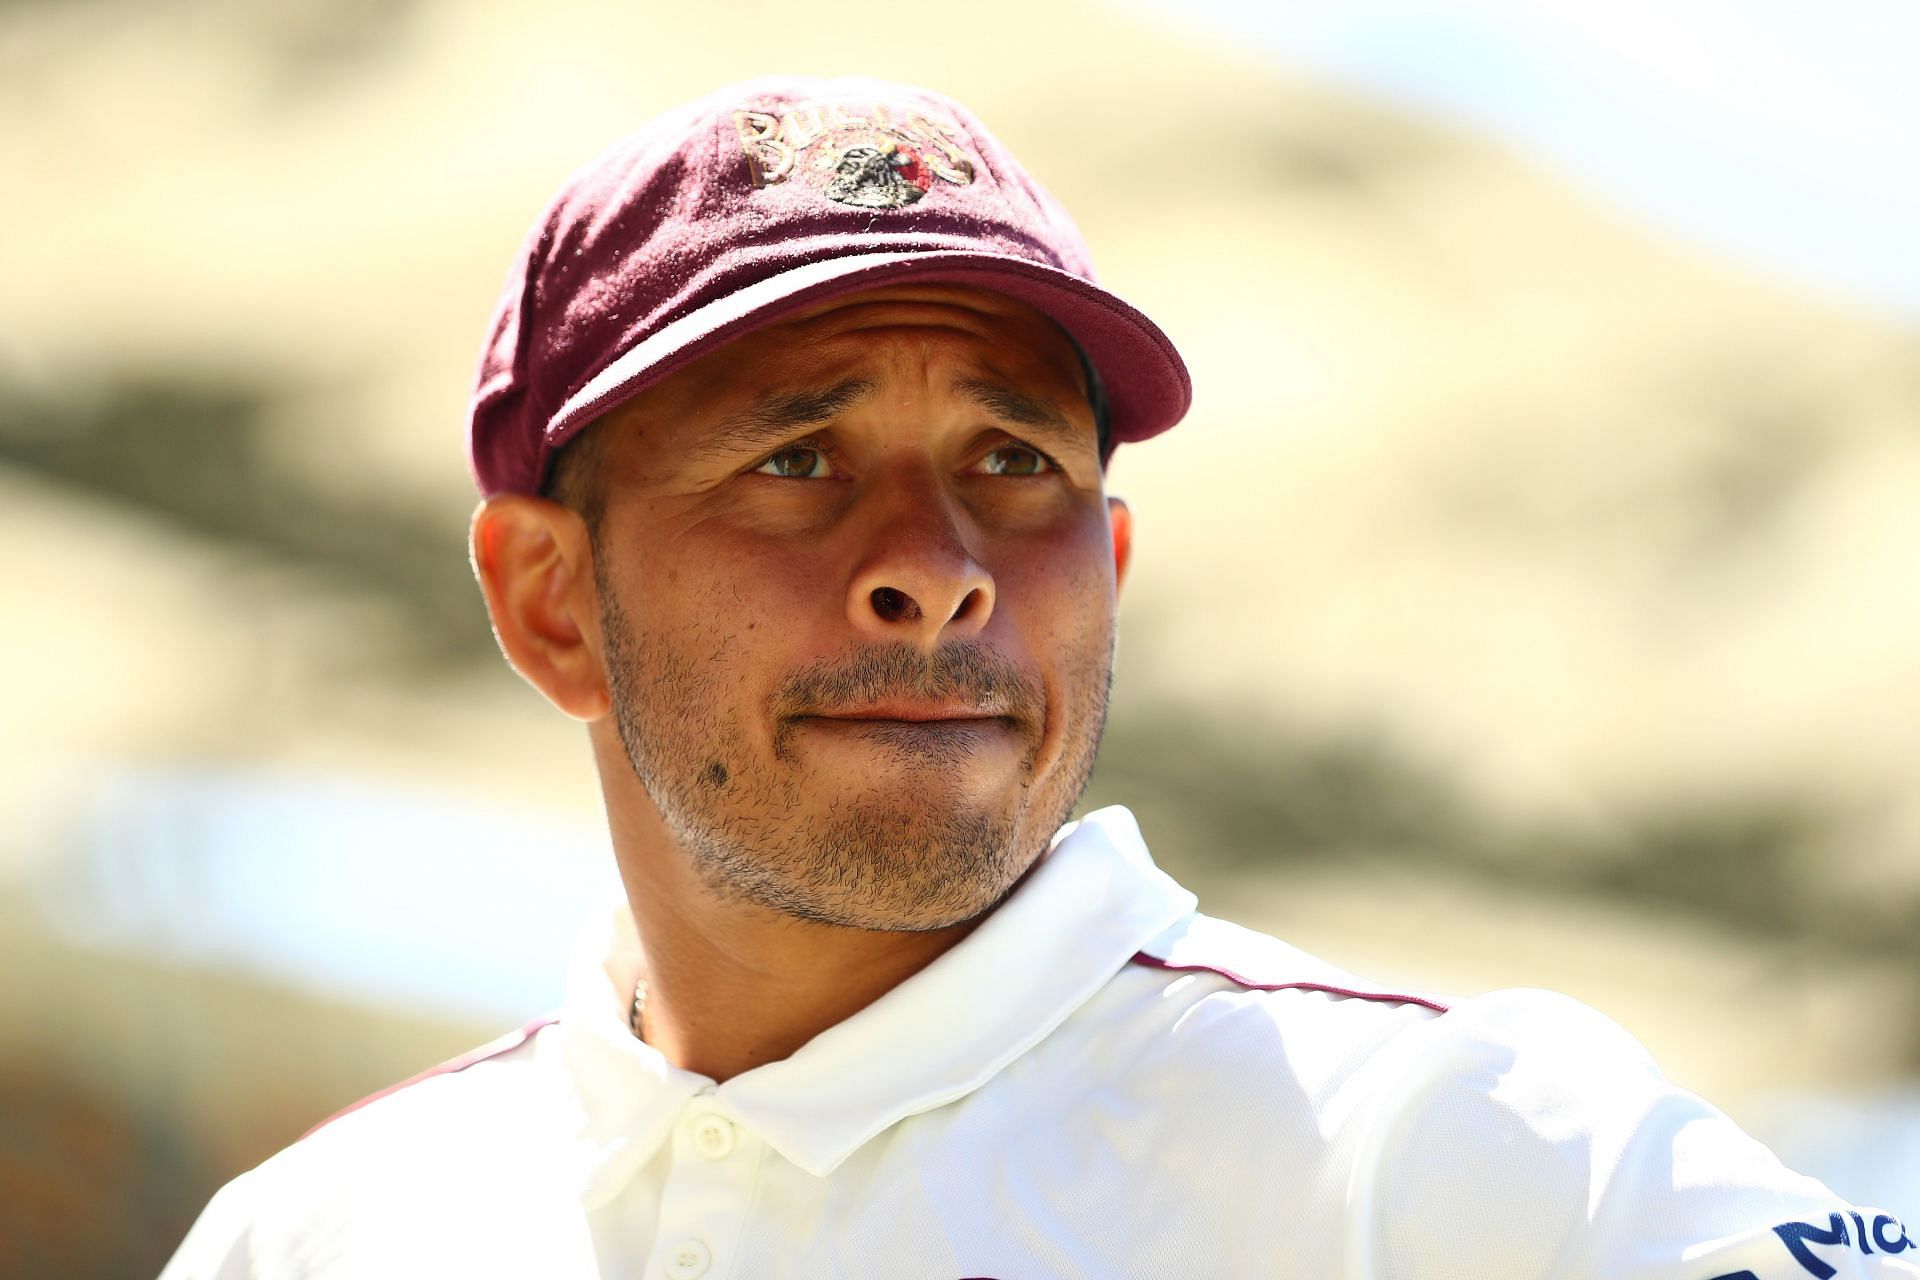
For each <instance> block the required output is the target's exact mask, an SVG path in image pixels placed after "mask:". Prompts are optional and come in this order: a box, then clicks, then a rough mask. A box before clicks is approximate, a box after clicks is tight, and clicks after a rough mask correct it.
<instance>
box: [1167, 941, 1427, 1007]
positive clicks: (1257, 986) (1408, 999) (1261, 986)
mask: <svg viewBox="0 0 1920 1280" xmlns="http://www.w3.org/2000/svg"><path fill="white" fill-rule="evenodd" d="M1133 962H1134V963H1135V964H1144V965H1146V966H1147V967H1148V968H1151V969H1170V970H1173V971H1174V972H1176V973H1188V972H1191V973H1217V974H1219V975H1220V976H1221V977H1223V978H1225V979H1226V980H1227V981H1229V982H1231V983H1233V984H1235V985H1236V986H1242V987H1245V988H1246V989H1247V990H1249V991H1319V992H1322V993H1324V994H1326V995H1330V996H1345V997H1346V998H1347V999H1349V1000H1375V1001H1379V1002H1380V1003H1382V1004H1417V1005H1419V1006H1420V1007H1421V1008H1422V1009H1431V1010H1433V1011H1434V1012H1435V1013H1445V1012H1446V1011H1447V1006H1446V1005H1444V1004H1441V1003H1440V1002H1439V1001H1438V1000H1429V999H1427V998H1426V997H1425V996H1406V995H1396V994H1394V993H1392V992H1390V991H1356V990H1355V989H1353V988H1352V987H1335V986H1330V985H1329V984H1327V983H1324V982H1255V981H1254V980H1253V979H1252V978H1248V977H1243V976H1242V975H1240V974H1237V973H1235V972H1234V971H1233V970H1231V969H1222V968H1221V967H1220V966H1219V965H1217V964H1175V963H1174V962H1173V961H1171V960H1162V959H1161V958H1160V957H1159V956H1156V955H1150V954H1148V953H1147V952H1145V951H1140V952H1136V953H1135V954H1134V957H1133Z"/></svg>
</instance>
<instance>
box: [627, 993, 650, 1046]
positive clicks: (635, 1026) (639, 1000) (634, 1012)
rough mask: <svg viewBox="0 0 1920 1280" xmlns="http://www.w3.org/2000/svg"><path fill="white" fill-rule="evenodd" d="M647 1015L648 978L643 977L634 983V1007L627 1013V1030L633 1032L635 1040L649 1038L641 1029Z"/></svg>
mask: <svg viewBox="0 0 1920 1280" xmlns="http://www.w3.org/2000/svg"><path fill="white" fill-rule="evenodd" d="M646 1017H647V980H646V979H645V978H642V979H640V980H639V981H638V982H636V983H634V984H633V1008H632V1009H631V1010H629V1011H628V1013H627V1030H629V1031H631V1032H633V1038H634V1039H635V1040H645V1039H646V1038H647V1037H646V1035H645V1033H643V1032H642V1031H641V1027H643V1026H645V1025H646Z"/></svg>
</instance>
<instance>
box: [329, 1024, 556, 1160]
mask: <svg viewBox="0 0 1920 1280" xmlns="http://www.w3.org/2000/svg"><path fill="white" fill-rule="evenodd" d="M558 1021H560V1018H559V1016H558V1015H557V1014H554V1015H549V1016H547V1017H544V1018H535V1019H534V1020H533V1021H532V1022H529V1023H528V1024H527V1025H526V1026H524V1027H521V1028H519V1029H518V1030H515V1031H509V1032H507V1034H505V1035H503V1036H501V1037H499V1038H498V1039H495V1040H489V1041H488V1042H487V1043H485V1044H483V1045H481V1046H480V1047H479V1048H478V1049H473V1050H470V1051H468V1052H466V1053H463V1054H461V1055H460V1056H459V1057H457V1058H449V1059H447V1060H446V1061H445V1062H443V1063H441V1064H440V1065H439V1066H437V1067H428V1068H427V1069H426V1070H425V1071H422V1072H420V1073H419V1074H418V1075H411V1076H408V1077H407V1078H406V1079H405V1080H402V1081H401V1082H400V1083H399V1084H390V1085H388V1086H387V1087H386V1088H384V1089H382V1090H380V1092H378V1093H370V1094H368V1095H367V1096H366V1097H364V1098H362V1099H360V1101H358V1102H356V1103H354V1104H353V1105H352V1106H348V1107H342V1108H341V1109H340V1110H338V1111H336V1112H334V1113H333V1114H332V1115H330V1116H328V1117H327V1118H326V1119H325V1120H322V1121H321V1122H320V1123H319V1124H316V1125H315V1126H313V1128H311V1129H309V1130H307V1131H306V1132H305V1133H303V1134H301V1135H300V1138H299V1139H298V1140H299V1141H305V1140H306V1139H308V1138H311V1137H312V1136H313V1135H314V1134H316V1133H318V1132H320V1131H321V1130H322V1129H324V1128H326V1127H327V1126H328V1125H330V1124H332V1123H333V1122H334V1121H335V1120H338V1119H339V1118H340V1117H342V1116H350V1115H352V1114H353V1113H354V1112H356V1111H358V1110H359V1109H360V1108H362V1107H366V1106H371V1105H373V1104H374V1103H376V1102H378V1101H380V1099H382V1098H385V1097H388V1096H389V1095H391V1094H396V1093H398V1092H400V1091H401V1090H402V1089H408V1088H411V1087H413V1086H414V1085H416V1084H419V1083H420V1082H421V1081H422V1080H431V1079H433V1078H434V1077H435V1076H446V1075H452V1074H453V1073H454V1072H456V1071H465V1070H466V1069H467V1068H468V1067H471V1066H472V1065H474V1064H475V1063H476V1062H485V1061H486V1060H487V1059H488V1058H497V1057H499V1056H500V1055H501V1054H503V1053H507V1052H510V1051H511V1050H514V1049H518V1048H519V1047H520V1046H521V1045H523V1044H525V1043H526V1042H527V1041H529V1040H531V1039H533V1037H534V1033H536V1032H538V1031H539V1030H540V1029H541V1028H542V1027H550V1026H552V1025H553V1024H554V1023H556V1022H558Z"/></svg>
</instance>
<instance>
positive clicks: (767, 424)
mask: <svg viewBox="0 0 1920 1280" xmlns="http://www.w3.org/2000/svg"><path fill="white" fill-rule="evenodd" d="M873 390H874V386H873V383H871V382H869V381H868V380H867V379H865V378H844V379H842V380H841V381H839V382H837V383H835V384H834V385H832V386H830V387H816V388H809V389H807V390H804V391H770V392H768V393H767V394H765V395H763V396H761V397H760V398H759V399H757V400H755V401H754V402H753V403H752V404H750V405H748V406H747V407H746V408H745V409H742V410H739V411H738V412H736V413H730V414H728V415H727V416H726V417H724V418H722V419H721V420H720V421H719V423H718V424H716V425H715V427H714V429H713V430H712V431H710V432H708V433H707V434H706V435H705V436H704V437H703V438H702V439H701V440H700V441H699V442H698V443H696V444H695V445H694V446H693V450H692V451H693V453H694V454H695V455H697V456H700V457H719V456H725V455H728V454H733V453H739V452H743V451H751V450H752V449H754V448H756V447H757V446H759V445H761V444H766V443H771V442H774V441H777V440H780V439H782V438H784V437H785V436H786V435H788V434H789V433H791V432H792V431H794V430H795V429H796V428H799V427H808V426H813V425H815V424H817V423H822V422H829V421H831V420H832V419H834V418H836V417H838V416H839V415H840V414H842V413H845V412H846V411H847V410H848V409H850V408H852V407H853V406H854V405H855V404H858V403H859V402H860V401H862V400H864V399H866V398H867V397H868V396H870V395H872V394H873Z"/></svg>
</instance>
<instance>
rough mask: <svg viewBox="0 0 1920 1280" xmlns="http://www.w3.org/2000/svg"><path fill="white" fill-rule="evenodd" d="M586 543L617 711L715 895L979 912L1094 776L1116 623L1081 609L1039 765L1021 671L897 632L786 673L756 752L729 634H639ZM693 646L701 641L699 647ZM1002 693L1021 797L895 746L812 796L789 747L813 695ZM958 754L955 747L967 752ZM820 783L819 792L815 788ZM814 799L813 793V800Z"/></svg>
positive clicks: (1042, 712) (947, 914)
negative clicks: (1054, 754)
mask: <svg viewBox="0 0 1920 1280" xmlns="http://www.w3.org/2000/svg"><path fill="white" fill-rule="evenodd" d="M601 563H602V558H601V557H599V556H596V557H595V581H596V586H597V588H598V593H599V601H600V614H601V629H602V635H603V636H604V638H605V644H606V654H607V668H608V670H607V675H608V688H609V694H610V698H611V701H612V707H613V716H614V723H615V726H616V728H617V729H618V732H619V735H620V742H621V745H622V747H623V748H624V749H625V752H626V755H627V760H628V763H629V764H630V765H631V766H632V768H633V772H634V776H635V777H636V778H637V779H638V780H639V782H640V784H641V786H642V788H643V789H644V790H645V791H646V793H647V795H648V797H649V799H650V800H651V801H652V803H653V805H654V808H655V809H656V811H657V812H658V813H659V814H660V816H661V818H662V820H663V821H664V822H665V824H666V826H667V829H668V830H669V832H670V833H671V834H672V835H673V837H674V839H675V841H676V842H677V843H678V845H679V846H680V849H681V851H682V852H683V853H684V855H685V856H686V857H687V858H688V859H689V860H690V862H691V864H692V867H693V869H694V871H695V873H696V874H697V875H698V876H699V878H700V880H701V882H702V883H703V885H705V887H706V888H707V889H708V890H709V891H711V892H713V893H714V894H715V895H716V896H718V897H720V898H722V899H723V900H728V901H733V902H740V903H747V904H752V905H755V906H759V907H762V908H766V909H769V910H772V911H776V912H779V913H781V914H783V915H787V916H790V917H793V918H795V919H800V920H806V921H811V922H816V923H822V924H832V925H840V926H844V927H850V928H859V929H872V930H885V931H891V932H911V931H921V930H931V929H940V928H945V927H947V926H949V925H954V924H958V923H961V922H963V921H966V920H971V919H973V918H975V917H976V916H978V915H980V914H982V913H983V912H985V911H987V910H989V909H991V908H992V907H993V906H995V905H996V904H997V903H998V902H999V901H1000V899H1001V898H1002V897H1003V896H1004V895H1005V894H1006V893H1007V891H1008V890H1009V889H1011V888H1012V887H1013V885H1014V884H1015V882H1017V881H1018V880H1019V878H1020V877H1021V876H1022V875H1023V874H1024V873H1025V872H1026V871H1027V869H1028V868H1029V867H1030V866H1032V864H1033V862H1034V861H1035V860H1036V859H1037V858H1038V857H1039V856H1040V854H1041V853H1042V852H1043V851H1044V850H1045V848H1046V846H1047V843H1048V841H1049V839H1050V838H1051V837H1052V835H1053V833H1054V831H1055V830H1057V829H1058V828H1059V827H1060V825H1061V824H1062V823H1064V822H1065V821H1066V820H1067V818H1068V817H1069V816H1070V815H1071V814H1072V812H1073V807H1074V805H1076V804H1077V803H1079V800H1080V796H1081V794H1082V793H1083V792H1084V791H1085V790H1086V786H1087V782H1088V780H1089V778H1090V777H1091V776H1092V772H1093V762H1094V756H1095V754H1096V752H1097V750H1098V747H1099V742H1100V736H1101V733H1102V731H1103V730H1104V728H1105V723H1106V709H1107V695H1108V689H1109V685H1110V682H1111V674H1112V659H1113V629H1112V625H1111V621H1110V619H1109V620H1103V621H1099V622H1094V621H1090V622H1089V624H1088V626H1087V628H1086V629H1085V631H1084V632H1083V633H1082V634H1080V635H1078V636H1077V637H1076V638H1075V641H1074V642H1073V646H1072V648H1073V652H1072V654H1071V656H1070V659H1069V661H1068V662H1066V663H1065V664H1063V668H1062V674H1063V693H1064V700H1065V702H1066V706H1065V708H1064V710H1065V712H1066V714H1067V721H1066V723H1067V726H1068V727H1067V733H1068V735H1069V738H1068V740H1067V741H1065V742H1064V743H1063V745H1062V750H1061V754H1060V757H1059V758H1058V759H1057V760H1056V761H1054V762H1053V764H1052V767H1051V768H1050V769H1049V770H1048V771H1047V773H1046V774H1045V775H1044V776H1042V777H1040V778H1038V779H1036V777H1035V773H1034V766H1035V764H1036V755H1037V753H1038V751H1039V747H1040V739H1041V726H1042V725H1044V724H1045V723H1046V716H1047V710H1048V708H1047V707H1046V705H1045V703H1046V699H1045V696H1044V694H1043V693H1042V691H1041V688H1040V685H1039V682H1038V681H1037V680H1036V679H1034V678H1033V677H1032V676H1031V675H1030V674H1028V673H1025V672H1023V671H1021V670H1020V669H1019V668H1017V667H1015V666H1013V665H1012V664H1009V663H1006V662H1005V661H1003V660H1001V659H999V658H997V657H995V656H994V655H992V654H991V653H989V652H988V651H987V650H986V649H984V647H981V646H977V645H971V644H964V643H955V644H950V645H946V646H942V647H941V648H940V649H938V650H936V652H935V653H934V654H933V655H931V656H929V655H926V654H923V653H922V652H921V651H919V650H917V649H914V648H912V647H910V646H907V645H905V644H900V645H892V646H884V647H876V648H867V649H863V650H860V651H857V652H855V653H853V654H851V655H850V656H849V657H848V658H846V659H844V660H841V661H836V662H832V663H822V664H819V665H817V666H814V667H812V668H808V669H805V670H802V671H799V672H796V673H794V674H793V675H792V676H790V677H789V678H788V679H787V680H785V681H783V682H782V686H781V689H780V691H779V693H778V694H777V695H776V697H775V699H774V706H773V707H771V708H769V709H768V711H769V713H770V714H771V715H772V716H773V717H774V718H775V720H776V721H777V722H778V723H779V724H780V725H782V726H783V727H782V728H781V729H779V730H777V731H776V735H775V744H774V750H773V758H772V759H770V760H769V759H764V758H761V757H760V756H759V755H757V754H756V753H754V752H752V751H750V750H749V749H748V744H747V741H746V737H745V735H744V734H743V733H742V731H741V726H740V724H739V722H738V720H737V719H736V718H735V717H736V716H738V715H739V714H742V713H744V712H745V711H747V710H750V708H743V707H740V706H739V702H738V693H737V691H736V690H734V689H731V688H729V687H727V683H726V681H725V680H724V678H723V677H722V676H721V675H720V674H718V673H719V672H720V671H721V670H723V669H724V664H723V663H721V662H720V661H718V660H717V659H719V658H720V657H721V656H722V655H723V654H724V652H725V650H726V648H727V646H728V645H729V643H730V637H729V636H727V635H726V634H724V633H722V632H720V631H718V630H714V631H709V632H702V633H700V634H699V635H698V636H697V637H695V636H685V637H681V639H682V640H683V642H684V643H682V644H680V645H678V646H676V645H674V644H670V643H666V642H663V641H661V640H660V639H658V638H656V637H648V638H645V639H643V638H642V637H640V636H638V635H637V634H636V633H635V630H634V628H633V626H632V624H631V621H630V620H629V618H628V617H627V615H626V613H625V611H624V610H623V609H622V608H621V607H620V603H619V600H618V597H617V596H616V594H615V593H614V591H613V590H612V588H611V584H610V583H608V582H607V581H606V579H605V578H604V577H603V575H602V572H601V567H600V566H601ZM696 654H697V655H698V656H696ZM951 695H961V696H968V697H975V698H978V699H980V700H983V701H985V700H988V699H998V700H999V701H1000V702H1001V703H1002V704H1004V705H1007V706H1008V707H1009V708H1010V709H1011V710H1012V711H1013V712H1014V713H1015V715H1016V722H1017V723H1020V724H1022V725H1024V726H1025V727H1026V728H1027V729H1028V730H1029V731H1030V734H1031V742H1030V746H1029V749H1028V751H1027V753H1026V756H1025V759H1024V760H1023V763H1022V775H1023V776H1022V779H1021V782H1020V785H1019V789H1018V793H1017V796H1015V797H1014V798H1013V799H1012V800H1011V801H1009V802H1007V803H1005V804H1003V805H1001V806H999V807H997V808H994V807H986V806H982V805H979V804H975V803H972V802H970V801H969V800H968V799H967V798H966V797H965V796H963V795H962V794H961V791H960V787H959V784H958V781H957V779H956V778H955V777H954V770H955V769H956V768H957V767H959V766H961V765H962V764H963V763H964V761H963V760H962V759H960V758H954V759H948V760H942V759H940V758H939V756H938V755H937V754H936V753H931V752H929V751H927V750H926V749H925V748H924V747H921V746H917V745H916V746H907V745H903V746H901V747H899V748H897V749H896V750H895V751H893V752H892V753H891V758H890V759H883V762H882V764H881V765H880V766H879V767H877V768H875V769H873V770H872V771H870V772H869V773H868V774H867V775H866V776H863V777H859V778H854V777H847V776H837V777H835V778H833V779H831V780H830V781H829V782H828V783H826V784H824V785H828V786H831V787H832V788H833V792H834V793H833V794H832V795H831V796H830V797H829V798H827V799H826V801H825V803H824V804H821V803H820V802H819V797H818V796H817V795H815V796H812V797H810V796H809V795H808V790H809V788H808V787H807V786H806V785H805V779H804V776H803V773H802V768H801V765H800V762H799V761H798V760H797V759H796V758H795V756H794V755H793V753H792V752H791V751H790V750H789V747H790V737H791V734H790V732H789V729H790V726H791V722H792V721H791V717H792V716H793V715H795V714H798V713H801V712H802V711H804V709H805V708H807V707H819V706H832V705H834V704H835V702H836V701H848V700H852V699H855V698H870V699H878V698H880V697H883V696H903V697H928V696H951ZM960 754H964V753H960ZM821 785H823V784H821V783H818V782H816V783H815V784H814V788H813V789H814V790H816V791H817V790H818V789H819V788H820V787H821ZM810 799H811V800H812V801H813V803H811V804H810V803H808V801H809V800H810Z"/></svg>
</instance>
